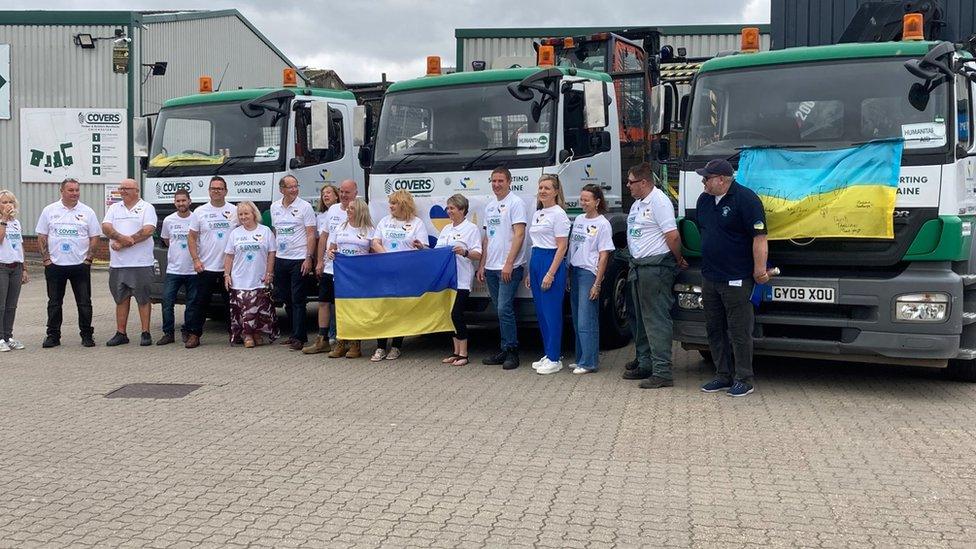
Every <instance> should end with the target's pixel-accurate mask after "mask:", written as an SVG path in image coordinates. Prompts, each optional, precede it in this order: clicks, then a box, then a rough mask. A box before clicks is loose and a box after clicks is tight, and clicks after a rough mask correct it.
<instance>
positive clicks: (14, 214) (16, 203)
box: [0, 189, 20, 217]
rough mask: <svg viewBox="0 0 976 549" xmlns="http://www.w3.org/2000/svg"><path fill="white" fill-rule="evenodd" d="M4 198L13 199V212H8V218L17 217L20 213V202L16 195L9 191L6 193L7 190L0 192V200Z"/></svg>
mask: <svg viewBox="0 0 976 549" xmlns="http://www.w3.org/2000/svg"><path fill="white" fill-rule="evenodd" d="M5 196H9V197H10V198H13V199H14V211H12V212H10V217H17V214H18V213H20V200H17V195H15V194H14V193H13V192H11V191H8V190H7V189H4V190H2V191H0V198H3V197H5Z"/></svg>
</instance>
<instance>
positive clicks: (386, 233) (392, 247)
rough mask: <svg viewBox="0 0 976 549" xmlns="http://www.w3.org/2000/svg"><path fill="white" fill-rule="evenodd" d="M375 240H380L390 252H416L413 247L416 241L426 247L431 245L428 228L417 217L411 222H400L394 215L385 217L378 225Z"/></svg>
mask: <svg viewBox="0 0 976 549" xmlns="http://www.w3.org/2000/svg"><path fill="white" fill-rule="evenodd" d="M373 238H375V239H377V240H379V241H380V243H381V244H382V245H383V248H384V249H385V250H386V251H388V252H404V251H408V250H416V248H414V247H413V241H414V240H419V241H421V242H423V243H424V246H427V245H429V244H430V241H429V240H428V239H427V226H426V225H424V222H423V220H421V219H420V218H419V217H416V216H414V218H413V219H411V220H409V221H400V220H399V219H397V218H395V217H393V216H392V215H388V216H386V217H384V218H383V219H381V220H380V222H379V223H377V224H376V233H375V236H374V237H373Z"/></svg>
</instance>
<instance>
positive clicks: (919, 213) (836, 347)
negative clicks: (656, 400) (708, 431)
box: [674, 13, 976, 381]
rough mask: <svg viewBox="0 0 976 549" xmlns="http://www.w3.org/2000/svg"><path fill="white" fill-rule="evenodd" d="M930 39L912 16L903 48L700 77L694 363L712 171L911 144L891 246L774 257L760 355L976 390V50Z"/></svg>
mask: <svg viewBox="0 0 976 549" xmlns="http://www.w3.org/2000/svg"><path fill="white" fill-rule="evenodd" d="M900 16H901V13H899V18H900ZM868 19H870V20H872V23H873V24H875V23H877V21H875V20H874V18H870V17H869V18H868ZM881 26H884V25H879V27H881ZM923 28H926V29H927V28H930V27H928V26H926V25H924V24H923V23H922V16H921V15H919V14H909V15H906V16H905V24H904V27H903V28H902V27H901V26H899V31H900V32H898V33H896V34H898V36H896V37H895V38H897V40H888V41H878V42H852V43H839V44H833V45H824V46H814V47H796V48H788V49H783V50H778V51H770V52H762V53H739V54H735V55H729V56H724V57H719V58H715V59H712V60H709V61H706V62H705V63H703V64H702V65H701V68H700V71H699V72H698V74H697V76H696V77H695V79H694V83H693V86H692V90H691V96H690V102H688V105H687V110H686V113H685V114H683V115H682V119H683V120H684V121H685V122H686V125H687V133H686V136H685V139H686V141H685V145H684V154H683V155H682V158H681V159H680V166H681V173H680V201H679V216H680V219H679V230H680V233H681V237H682V242H683V247H684V254H685V257H686V258H689V262H690V263H691V266H690V268H689V269H688V270H686V271H684V272H682V273H681V274H680V275H679V276H678V278H677V280H676V282H675V286H674V292H675V297H676V304H677V306H676V308H675V312H674V338H675V339H676V340H677V341H679V342H680V343H681V345H682V347H684V348H685V349H691V350H699V351H701V352H702V354H703V355H705V356H707V355H708V346H707V339H706V331H705V319H704V313H703V311H702V304H701V272H700V261H699V260H697V259H696V257H700V251H701V235H700V232H699V229H698V225H697V224H696V211H695V207H696V200H697V198H698V196H699V195H700V194H701V193H702V191H703V185H702V182H701V177H700V176H698V175H697V174H696V173H695V170H696V169H698V168H701V167H702V166H704V165H705V163H706V162H708V161H709V160H712V159H716V158H725V159H731V160H733V163H734V161H735V159H736V158H737V154H738V153H739V152H740V151H741V150H742V149H743V148H745V147H756V146H758V147H778V148H788V149H802V150H829V149H840V148H847V147H851V146H855V145H859V144H863V143H866V142H870V141H872V140H879V139H890V138H895V139H904V148H903V153H902V157H901V163H900V173H899V182H898V188H897V200H896V203H895V206H894V211H893V213H892V215H893V223H894V238H891V239H853V238H848V239H845V238H803V239H793V240H776V241H770V242H769V258H770V264H771V265H773V266H775V267H777V268H779V269H780V270H781V271H782V275H780V276H777V277H775V278H774V279H773V280H772V282H771V283H770V284H771V286H772V287H771V291H767V292H765V295H764V297H763V300H762V302H761V303H760V304H759V305H758V308H757V314H756V327H755V332H754V335H755V339H754V341H755V351H756V354H757V355H771V356H777V357H800V358H815V359H828V360H842V361H854V362H867V363H881V364H894V365H912V366H927V367H936V368H946V370H947V371H948V372H950V373H951V374H952V375H954V376H955V377H958V378H961V379H966V380H969V381H976V256H974V253H976V252H974V248H973V236H972V233H973V223H974V221H976V141H974V137H976V135H974V127H973V95H974V92H976V87H974V84H973V83H974V74H976V63H974V61H973V52H972V43H971V42H970V43H969V44H954V43H952V42H948V41H940V40H925V39H924V37H923V36H921V34H922V32H921V31H922V29H923ZM855 34H856V33H855ZM744 42H752V40H750V39H746V40H744ZM747 49H752V48H747ZM682 110H683V111H684V110H685V109H682Z"/></svg>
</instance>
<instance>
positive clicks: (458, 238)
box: [436, 219, 481, 290]
mask: <svg viewBox="0 0 976 549" xmlns="http://www.w3.org/2000/svg"><path fill="white" fill-rule="evenodd" d="M456 246H461V247H462V248H464V249H466V250H468V252H469V253H470V252H480V251H481V231H480V230H478V227H477V226H476V225H475V224H474V223H472V222H470V221H468V220H467V219H465V220H464V221H462V222H460V223H458V224H457V225H456V226H455V225H454V224H453V223H451V224H450V225H448V226H446V227H444V228H443V229H442V230H441V234H440V236H439V237H438V238H437V246H436V247H437V248H445V247H446V248H451V249H454V248H455V247H456ZM473 278H474V262H473V261H471V260H470V259H469V258H467V257H464V256H461V255H459V256H457V283H458V289H459V290H470V289H471V280H472V279H473Z"/></svg>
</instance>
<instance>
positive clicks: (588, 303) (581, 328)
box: [569, 267, 600, 370]
mask: <svg viewBox="0 0 976 549" xmlns="http://www.w3.org/2000/svg"><path fill="white" fill-rule="evenodd" d="M594 282H596V275H595V274H593V273H591V272H590V271H588V270H586V269H584V268H582V267H570V268H569V302H570V304H571V305H572V309H573V328H575V330H576V365H577V366H579V367H580V368H586V369H587V370H596V369H597V368H598V367H599V365H600V299H599V298H597V299H590V288H592V287H593V283H594Z"/></svg>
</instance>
